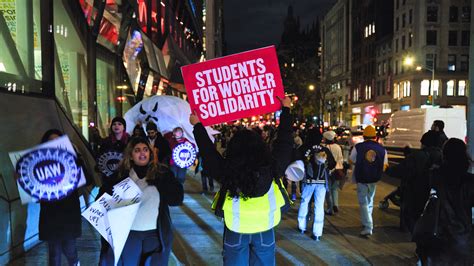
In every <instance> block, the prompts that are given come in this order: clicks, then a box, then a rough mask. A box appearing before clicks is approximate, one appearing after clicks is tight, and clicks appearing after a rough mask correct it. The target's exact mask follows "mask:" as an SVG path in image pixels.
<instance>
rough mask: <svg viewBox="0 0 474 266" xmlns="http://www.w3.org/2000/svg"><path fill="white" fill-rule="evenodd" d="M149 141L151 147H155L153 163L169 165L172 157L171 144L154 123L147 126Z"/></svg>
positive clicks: (151, 122)
mask: <svg viewBox="0 0 474 266" xmlns="http://www.w3.org/2000/svg"><path fill="white" fill-rule="evenodd" d="M146 133H147V138H146V139H147V140H148V142H149V143H150V146H151V147H153V155H154V157H153V161H154V162H155V163H157V162H160V163H162V164H166V165H167V164H168V163H169V158H170V156H171V149H170V144H169V142H168V141H167V140H166V139H165V138H164V137H163V135H161V133H160V131H158V127H157V126H156V124H155V123H154V122H153V121H150V122H148V124H146Z"/></svg>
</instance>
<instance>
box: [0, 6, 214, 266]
mask: <svg viewBox="0 0 474 266" xmlns="http://www.w3.org/2000/svg"><path fill="white" fill-rule="evenodd" d="M214 2H219V1H217V0H216V1H214ZM221 2H222V1H220V3H221ZM213 5H214V3H210V4H208V5H207V7H208V8H211V7H212V9H213V10H214V9H215V10H219V9H218V8H215V7H214V6H213ZM221 9H222V8H221ZM205 14H206V10H205V5H204V3H203V1H195V0H122V1H120V0H107V1H102V0H41V1H25V0H6V1H0V47H1V48H2V51H1V53H0V106H2V108H0V120H1V123H2V127H0V137H1V138H2V140H3V141H2V142H0V224H2V225H3V227H2V228H3V229H4V230H1V231H0V238H1V239H3V240H5V241H1V243H0V264H1V265H3V264H7V263H8V261H9V260H11V259H12V258H14V257H15V256H17V255H19V254H21V253H22V252H24V251H25V250H27V249H29V248H30V247H32V246H33V245H35V244H37V243H38V227H37V223H38V215H39V206H38V204H33V203H32V204H27V205H22V204H21V203H20V199H19V196H18V189H17V187H16V183H15V182H14V180H15V179H14V177H13V175H12V173H13V172H14V167H13V166H12V165H11V162H10V159H9V157H8V151H17V150H22V149H26V148H29V147H32V146H34V145H37V144H38V143H39V140H40V138H41V136H42V134H43V133H44V132H45V131H46V130H48V129H51V128H58V129H60V130H62V131H63V132H65V133H66V134H67V135H68V137H69V138H70V139H71V141H72V142H73V143H74V144H75V145H76V146H77V148H78V151H79V152H80V153H81V154H82V156H83V158H84V160H85V163H86V167H87V168H89V170H90V171H89V172H90V173H94V170H93V165H94V164H95V158H94V156H93V154H92V150H91V146H90V143H89V142H88V140H89V131H90V129H91V128H93V127H95V128H97V129H98V130H99V132H100V134H101V135H102V136H106V135H107V134H108V131H109V125H110V121H111V120H112V118H113V117H114V116H118V115H123V114H124V113H125V112H126V111H127V110H128V109H129V108H131V107H132V106H133V105H134V104H136V103H137V102H139V101H140V100H142V99H143V98H146V97H150V96H153V95H160V94H167V95H175V96H179V97H182V98H185V95H184V93H185V91H184V86H183V85H182V77H181V73H180V67H181V66H183V65H186V64H190V63H195V62H198V61H199V60H201V59H202V58H203V57H204V56H205V54H204V50H203V40H204V32H203V27H204V25H208V24H207V23H208V22H207V20H206V19H205ZM214 21H219V19H212V20H211V22H210V23H211V24H212V23H214ZM207 27H209V28H214V29H216V31H217V30H218V28H219V27H221V26H215V25H213V26H209V25H208V26H207ZM211 39H212V38H211ZM220 42H221V40H220V39H219V38H214V40H213V43H214V46H215V47H221V46H222V45H221V44H220ZM208 51H209V50H208ZM213 56H219V52H218V49H216V51H213ZM128 126H132V127H133V125H128ZM93 175H94V174H93ZM95 181H96V182H100V181H99V178H98V177H97V176H95ZM97 184H100V183H97ZM84 200H85V201H88V200H89V199H86V198H85V199H84Z"/></svg>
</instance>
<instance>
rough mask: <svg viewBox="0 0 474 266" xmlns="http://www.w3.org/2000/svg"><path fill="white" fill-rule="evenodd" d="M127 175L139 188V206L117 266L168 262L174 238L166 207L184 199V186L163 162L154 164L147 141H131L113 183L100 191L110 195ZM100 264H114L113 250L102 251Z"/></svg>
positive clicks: (140, 139)
mask: <svg viewBox="0 0 474 266" xmlns="http://www.w3.org/2000/svg"><path fill="white" fill-rule="evenodd" d="M127 177H130V178H131V179H132V180H133V182H135V184H136V185H137V186H138V187H139V188H140V190H141V191H142V196H141V202H140V207H139V209H138V211H137V214H136V216H135V220H134V221H133V224H132V227H131V231H130V233H129V235H128V238H127V241H126V243H125V246H124V249H123V251H122V256H121V257H120V260H119V263H118V265H123V266H128V265H147V266H148V265H168V260H169V255H170V252H171V246H172V241H173V231H172V224H171V217H170V214H169V209H168V206H177V205H180V204H181V203H182V201H183V186H182V185H181V184H180V183H179V181H178V180H177V179H176V178H175V177H174V176H173V173H171V171H170V170H169V169H168V167H167V166H166V165H163V164H155V163H154V162H153V153H152V150H151V146H150V144H149V143H148V141H147V140H146V139H144V138H133V139H131V140H130V142H129V144H128V146H127V148H126V150H125V151H124V158H123V160H122V161H121V163H120V166H119V169H118V171H117V173H116V178H114V179H113V180H114V181H113V182H111V183H106V184H104V186H103V187H102V188H101V193H99V195H98V197H100V196H101V194H102V193H104V192H107V193H109V194H110V195H112V193H113V192H112V188H113V186H114V185H115V184H117V183H119V182H120V181H122V180H124V179H125V178H127ZM100 265H114V255H113V251H112V249H111V248H110V247H109V248H108V249H107V250H102V253H101V261H100Z"/></svg>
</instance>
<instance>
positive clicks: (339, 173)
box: [333, 169, 346, 181]
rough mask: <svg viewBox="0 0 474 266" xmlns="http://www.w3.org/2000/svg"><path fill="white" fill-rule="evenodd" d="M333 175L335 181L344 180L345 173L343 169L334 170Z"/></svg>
mask: <svg viewBox="0 0 474 266" xmlns="http://www.w3.org/2000/svg"><path fill="white" fill-rule="evenodd" d="M333 175H334V178H336V180H337V181H341V180H345V179H346V172H345V171H344V169H334V172H333Z"/></svg>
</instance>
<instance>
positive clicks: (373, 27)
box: [372, 24, 375, 34]
mask: <svg viewBox="0 0 474 266" xmlns="http://www.w3.org/2000/svg"><path fill="white" fill-rule="evenodd" d="M372 33H373V34H375V24H374V25H372Z"/></svg>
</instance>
